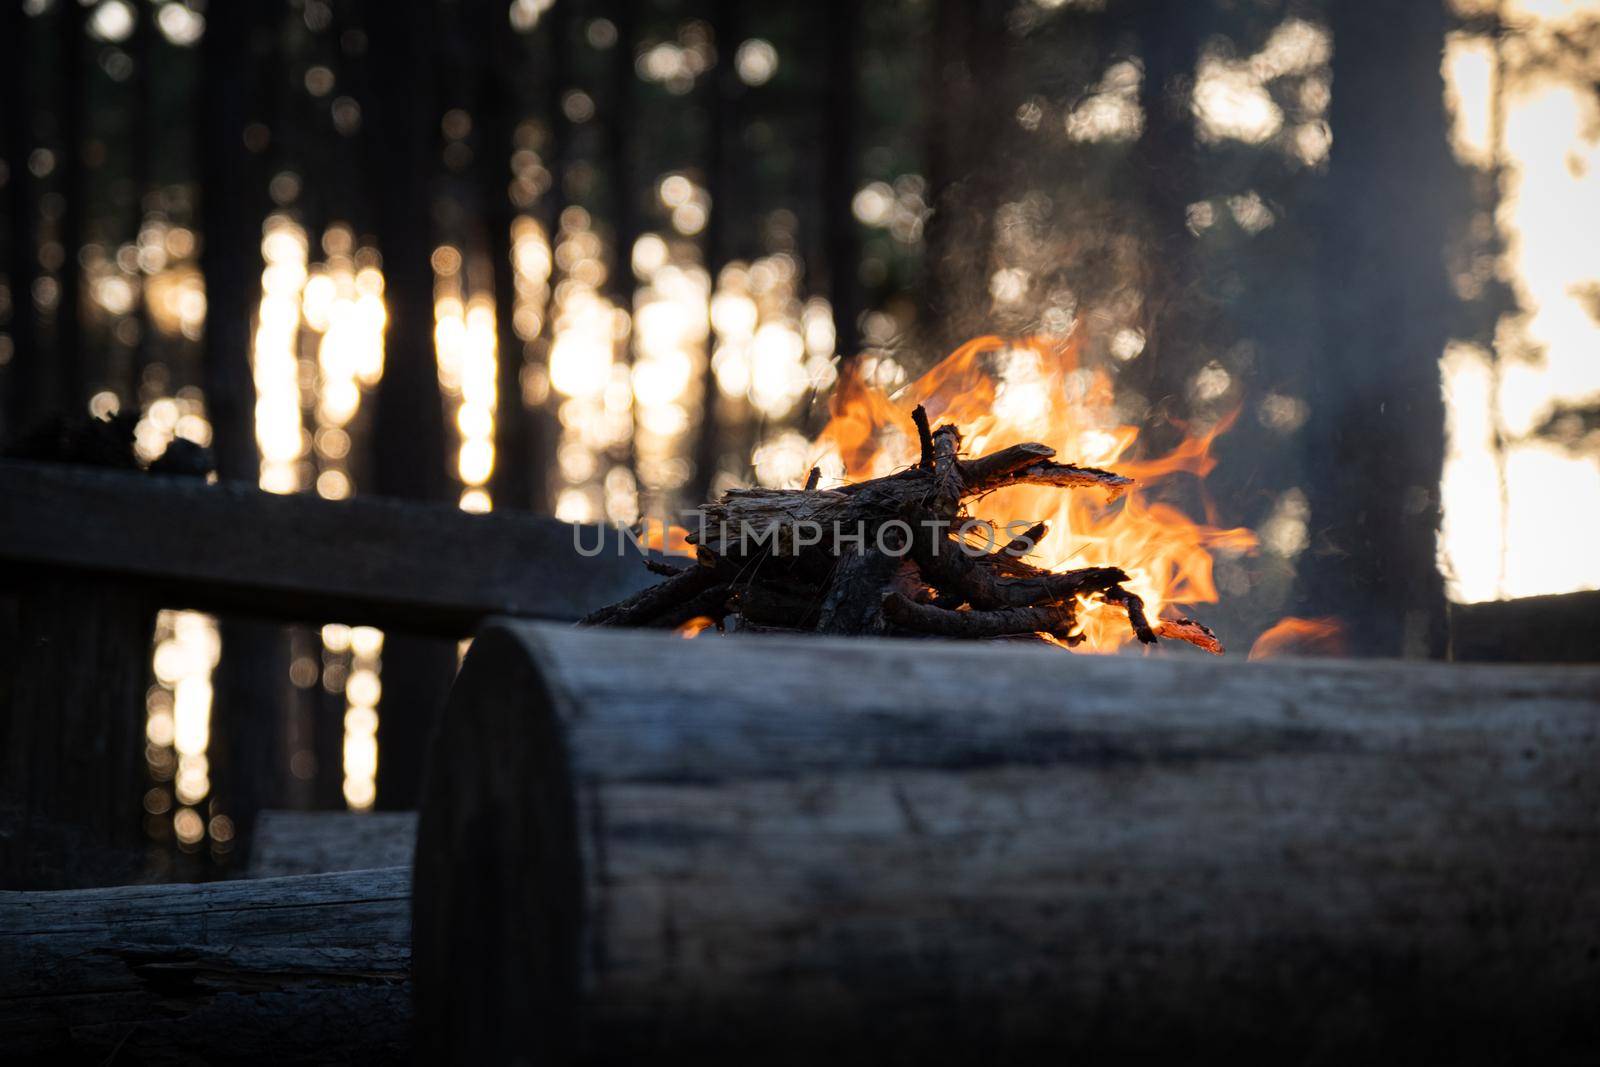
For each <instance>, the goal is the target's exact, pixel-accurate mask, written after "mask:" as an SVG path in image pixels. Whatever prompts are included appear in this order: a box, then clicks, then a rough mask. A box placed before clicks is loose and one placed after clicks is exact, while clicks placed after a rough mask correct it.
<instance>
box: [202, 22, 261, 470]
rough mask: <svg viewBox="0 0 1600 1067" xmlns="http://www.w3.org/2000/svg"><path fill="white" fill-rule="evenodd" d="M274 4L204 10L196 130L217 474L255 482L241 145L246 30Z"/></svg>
mask: <svg viewBox="0 0 1600 1067" xmlns="http://www.w3.org/2000/svg"><path fill="white" fill-rule="evenodd" d="M270 8H271V4H270V3H267V2H263V0H237V2H234V3H230V4H228V5H226V6H225V7H223V8H219V9H218V10H217V11H216V12H214V13H213V14H212V16H211V18H209V19H208V20H207V23H206V33H205V36H204V38H202V44H201V57H200V67H201V73H200V99H199V100H198V101H197V103H198V105H199V129H198V140H199V143H200V146H201V151H200V152H199V153H198V155H199V164H200V175H199V177H200V228H201V233H202V237H203V242H202V244H201V251H200V270H201V272H202V273H203V274H204V275H205V279H206V328H205V334H204V339H203V340H202V342H201V359H202V361H203V364H204V367H205V394H206V403H207V408H208V415H209V417H210V420H211V427H212V445H211V446H212V451H213V452H214V453H215V455H216V460H217V473H218V474H219V475H220V476H221V477H223V478H229V479H238V480H240V481H249V482H254V481H255V480H256V478H257V476H258V475H259V463H260V459H259V455H258V453H257V451H256V442H255V382H254V378H253V376H252V374H251V370H250V344H251V336H250V324H251V321H252V318H253V317H254V314H255V310H256V305H257V304H258V303H259V301H260V299H261V267H260V254H259V251H258V249H259V247H260V244H261V220H262V217H263V216H264V215H265V213H266V208H267V201H266V197H265V195H264V175H263V174H262V173H261V169H260V167H259V165H258V164H257V162H256V159H255V157H254V156H252V155H251V153H250V151H249V149H248V148H247V147H246V145H245V127H246V126H247V125H248V124H249V122H250V118H251V108H252V106H254V105H255V104H256V103H257V101H256V98H255V94H256V93H257V92H258V91H259V86H258V84H257V82H256V80H255V78H254V77H252V74H253V72H254V69H255V57H254V54H253V51H252V38H253V36H254V35H255V34H256V33H258V32H267V31H268V29H269V27H270V23H268V22H267V21H266V20H267V18H268V16H269V13H270Z"/></svg>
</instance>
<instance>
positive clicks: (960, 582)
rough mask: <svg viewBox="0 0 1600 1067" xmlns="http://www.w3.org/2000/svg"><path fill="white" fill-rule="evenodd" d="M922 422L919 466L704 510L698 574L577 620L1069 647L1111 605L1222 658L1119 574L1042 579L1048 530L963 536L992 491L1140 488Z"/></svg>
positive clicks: (732, 500) (1044, 454)
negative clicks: (1092, 616)
mask: <svg viewBox="0 0 1600 1067" xmlns="http://www.w3.org/2000/svg"><path fill="white" fill-rule="evenodd" d="M913 419H914V420H915V422H916V425H917V431H918V434H919V437H920V439H921V444H922V456H921V459H920V461H919V462H918V463H917V465H916V466H914V467H911V468H909V469H907V470H903V471H899V472H897V473H895V474H891V475H889V476H887V477H884V478H876V479H873V480H871V481H865V482H858V483H855V484H853V485H844V486H840V487H839V488H837V489H818V488H817V481H818V477H819V474H818V472H817V471H816V470H812V472H811V477H810V478H809V479H808V480H807V484H806V487H805V488H804V489H736V490H733V491H731V492H729V493H728V494H727V495H725V496H724V497H723V498H722V500H720V501H719V502H717V503H715V504H709V505H706V506H705V507H703V508H701V513H702V517H703V522H702V524H701V529H700V530H699V531H696V532H694V533H692V534H691V535H690V541H691V543H694V544H695V546H696V552H697V559H696V560H695V561H694V562H686V563H685V564H684V565H683V566H681V567H679V566H675V565H673V564H666V563H660V562H656V561H651V562H649V563H648V564H647V565H648V566H649V567H650V568H651V569H652V570H655V571H657V572H658V573H661V574H663V575H666V576H667V579H666V581H664V582H661V583H659V584H657V585H655V586H652V587H651V588H649V589H646V590H644V591H643V592H640V593H638V594H636V595H634V596H632V597H630V598H628V599H627V600H624V601H622V602H621V603H618V604H613V605H611V606H609V607H606V608H602V609H601V610H599V611H597V612H594V613H593V614H591V615H590V616H588V617H587V618H585V619H583V620H582V623H583V624H584V625H590V626H646V627H665V628H672V627H677V626H681V625H683V624H685V623H688V622H690V621H691V620H694V619H698V618H709V619H710V620H712V621H713V622H714V623H715V624H716V625H717V626H718V627H727V626H730V625H731V626H733V627H735V628H737V629H739V630H743V631H788V632H799V631H808V632H816V633H828V634H900V635H908V634H922V635H928V634H936V635H941V636H946V637H966V638H998V637H1029V636H1033V637H1038V636H1039V635H1048V636H1049V637H1050V638H1053V639H1055V640H1057V641H1060V642H1062V643H1065V644H1076V643H1078V642H1079V641H1081V640H1082V639H1083V638H1082V635H1081V633H1080V632H1079V627H1078V625H1077V613H1078V611H1079V608H1080V605H1081V604H1082V603H1085V602H1092V601H1103V602H1105V603H1107V604H1112V605H1115V606H1117V607H1118V608H1120V609H1122V610H1123V611H1125V612H1126V613H1127V616H1128V625H1129V626H1130V627H1131V628H1132V630H1133V632H1134V633H1135V634H1136V635H1137V636H1138V638H1139V640H1140V641H1142V642H1144V643H1145V644H1154V643H1156V641H1157V638H1158V636H1160V637H1171V638H1176V639H1178V640H1183V641H1189V642H1190V643H1192V644H1195V645H1198V646H1199V647H1201V648H1204V649H1206V650H1207V651H1210V652H1215V653H1220V652H1221V651H1222V646H1221V645H1220V644H1219V643H1218V642H1217V639H1216V637H1215V636H1214V635H1213V634H1212V633H1211V631H1210V630H1208V629H1206V627H1204V626H1202V625H1200V624H1199V623H1197V622H1194V621H1193V620H1190V619H1179V620H1170V619H1163V620H1158V621H1157V622H1155V623H1152V622H1151V621H1150V620H1149V619H1147V618H1146V617H1145V611H1144V603H1143V601H1141V600H1140V599H1139V597H1138V596H1137V595H1136V594H1134V593H1133V592H1131V591H1129V590H1127V589H1125V588H1124V587H1123V584H1122V583H1124V582H1126V581H1127V580H1128V576H1127V574H1126V573H1124V572H1123V571H1122V570H1120V569H1119V568H1116V567H1083V568H1080V569H1078V570H1071V571H1046V570H1042V569H1040V568H1038V567H1035V566H1033V565H1032V564H1029V563H1027V562H1025V561H1024V560H1023V559H1022V557H1023V556H1024V555H1025V554H1026V553H1027V552H1028V551H1029V550H1030V549H1031V548H1032V547H1033V545H1034V544H1036V543H1037V542H1038V541H1039V540H1040V539H1041V538H1043V537H1044V535H1045V533H1046V532H1047V530H1046V528H1045V525H1044V524H1043V523H1039V524H1037V525H1035V526H1033V527H1031V528H1030V529H1028V530H1026V531H1025V532H1022V533H1020V535H1019V536H1017V537H1015V538H1014V539H1011V540H1009V541H1007V542H1005V543H1003V544H999V545H996V544H994V538H993V537H992V536H990V537H989V538H988V539H987V540H988V541H989V543H988V544H986V545H983V546H981V547H979V546H975V545H974V543H973V541H972V538H971V536H970V534H971V529H970V527H969V528H968V530H967V531H966V533H967V534H968V536H963V530H962V528H963V526H967V525H968V524H967V523H966V521H965V519H966V517H965V515H964V513H963V504H964V502H965V501H967V500H970V499H973V498H976V497H980V496H983V495H984V494H986V493H991V492H994V491H995V490H997V489H1003V488H1006V487H1007V486H1013V485H1022V484H1028V485H1047V486H1055V487H1058V488H1060V489H1064V490H1071V489H1095V490H1100V491H1103V492H1106V493H1107V494H1109V496H1110V498H1111V499H1115V498H1116V497H1117V496H1120V495H1121V494H1122V492H1123V491H1124V490H1125V489H1126V488H1127V487H1128V486H1129V485H1131V484H1132V479H1129V478H1124V477H1122V476H1121V475H1118V474H1113V473H1112V472H1110V471H1105V470H1098V469H1096V468H1094V467H1080V466H1077V465H1075V464H1071V463H1057V462H1056V461H1055V460H1054V458H1053V457H1054V455H1055V451H1054V450H1053V449H1051V448H1049V447H1047V446H1045V445H1041V444H1031V443H1030V444H1019V445H1012V446H1010V447H1009V448H1002V449H1000V450H999V451H997V452H991V453H990V454H989V455H986V456H980V457H978V458H976V459H964V458H961V456H960V454H959V453H960V448H961V434H960V432H959V431H958V430H957V429H956V428H955V427H954V426H940V427H939V428H938V429H936V430H934V429H930V427H929V425H928V416H927V413H926V412H925V411H924V410H923V409H922V408H920V407H919V408H917V410H916V411H915V412H914V413H913Z"/></svg>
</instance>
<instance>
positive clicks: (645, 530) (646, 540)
mask: <svg viewBox="0 0 1600 1067" xmlns="http://www.w3.org/2000/svg"><path fill="white" fill-rule="evenodd" d="M639 543H640V544H641V545H643V546H644V547H645V548H648V549H651V550H653V551H656V552H663V553H665V554H667V555H669V556H688V557H690V558H691V559H692V558H693V557H694V546H693V545H691V544H690V543H689V531H688V530H686V529H684V528H683V527H682V526H678V525H676V524H672V523H665V522H662V521H661V520H660V519H644V520H642V522H641V529H640V531H639Z"/></svg>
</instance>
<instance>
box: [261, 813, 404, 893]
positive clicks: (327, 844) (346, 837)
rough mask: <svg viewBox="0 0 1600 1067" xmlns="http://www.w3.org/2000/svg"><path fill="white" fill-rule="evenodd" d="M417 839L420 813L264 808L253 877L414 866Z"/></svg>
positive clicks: (276, 876)
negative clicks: (276, 809) (278, 809)
mask: <svg viewBox="0 0 1600 1067" xmlns="http://www.w3.org/2000/svg"><path fill="white" fill-rule="evenodd" d="M416 843H417V813H416V812H414V811H364V812H363V811H264V812H262V813H261V814H260V815H259V816H257V819H256V840H255V845H254V847H253V848H252V850H251V853H250V877H252V878H278V877H282V876H284V875H291V874H326V873H328V872H329V871H360V870H367V869H370V868H376V867H410V866H411V853H412V852H413V851H414V850H415V848H416Z"/></svg>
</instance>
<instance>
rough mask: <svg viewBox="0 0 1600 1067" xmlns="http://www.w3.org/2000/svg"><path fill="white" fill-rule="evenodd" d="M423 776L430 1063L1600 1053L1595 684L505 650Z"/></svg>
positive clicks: (581, 638) (1543, 676) (907, 645)
mask: <svg viewBox="0 0 1600 1067" xmlns="http://www.w3.org/2000/svg"><path fill="white" fill-rule="evenodd" d="M435 760H436V762H435V764H434V773H433V775H432V777H431V785H430V788H429V790H428V792H427V795H426V798H425V802H424V810H423V814H422V820H421V824H420V827H419V838H418V852H417V866H416V872H417V873H416V899H417V908H416V929H415V945H416V964H417V974H416V981H417V997H418V1000H417V1003H418V1013H419V1021H420V1023H421V1026H420V1027H419V1034H421V1035H422V1038H421V1040H422V1041H423V1047H422V1049H421V1050H420V1051H421V1052H422V1053H423V1054H424V1055H433V1056H440V1055H443V1054H444V1052H445V1050H447V1049H454V1050H455V1052H456V1053H457V1054H458V1055H459V1054H461V1053H462V1051H463V1050H466V1051H467V1052H469V1053H470V1054H472V1055H473V1056H482V1057H483V1058H487V1059H490V1060H498V1061H506V1060H510V1059H513V1058H515V1057H517V1056H527V1057H529V1058H530V1059H532V1060H536V1061H541V1062H542V1060H541V1057H551V1056H554V1057H555V1058H557V1059H559V1058H560V1057H561V1056H563V1055H567V1054H572V1055H577V1056H578V1057H579V1058H581V1059H583V1060H585V1061H593V1062H627V1061H629V1060H630V1059H632V1060H637V1059H639V1058H642V1057H644V1056H647V1055H665V1054H667V1053H668V1052H670V1053H671V1054H672V1055H677V1056H682V1055H686V1054H691V1053H696V1052H699V1053H707V1054H709V1053H710V1052H712V1051H716V1052H721V1053H726V1052H728V1051H730V1050H740V1051H742V1052H744V1053H749V1054H756V1053H759V1055H760V1057H761V1062H774V1061H778V1062H817V1061H818V1060H819V1059H821V1058H823V1057H826V1058H827V1059H829V1060H835V1061H845V1062H868V1061H870V1062H879V1061H881V1060H883V1059H885V1058H889V1059H895V1060H905V1061H907V1062H909V1061H911V1060H916V1061H919V1062H929V1061H933V1062H954V1061H970V1060H971V1058H972V1057H974V1056H976V1055H980V1054H987V1055H990V1056H992V1055H994V1054H995V1053H996V1052H997V1050H1003V1052H1004V1055H1003V1058H1004V1059H1005V1060H1006V1062H1030V1061H1044V1060H1050V1061H1051V1062H1055V1063H1059V1062H1061V1057H1063V1056H1067V1057H1071V1056H1073V1055H1080V1056H1081V1055H1096V1056H1102V1057H1112V1056H1115V1057H1119V1058H1128V1057H1146V1056H1148V1057H1153V1058H1157V1059H1167V1058H1168V1057H1170V1056H1172V1055H1176V1054H1180V1053H1181V1054H1184V1055H1187V1056H1191V1057H1192V1056H1195V1055H1200V1056H1202V1057H1215V1056H1221V1055H1224V1054H1229V1055H1233V1054H1237V1053H1238V1052H1240V1051H1241V1050H1243V1051H1247V1052H1249V1053H1252V1054H1255V1055H1257V1056H1259V1055H1263V1054H1271V1055H1274V1056H1276V1057H1278V1058H1285V1057H1286V1058H1289V1059H1291V1060H1299V1061H1318V1062H1320V1061H1325V1060H1332V1061H1337V1058H1338V1057H1346V1056H1351V1055H1376V1054H1378V1053H1379V1052H1382V1053H1384V1054H1385V1055H1386V1056H1389V1057H1391V1058H1392V1057H1394V1056H1404V1055H1409V1054H1416V1055H1419V1056H1424V1057H1425V1058H1428V1059H1430V1060H1441V1059H1442V1060H1449V1061H1452V1062H1494V1061H1503V1060H1505V1059H1507V1058H1509V1057H1513V1056H1516V1055H1522V1056H1527V1055H1533V1056H1535V1057H1542V1058H1543V1059H1544V1060H1545V1061H1546V1062H1582V1061H1583V1060H1584V1058H1585V1057H1587V1056H1588V1055H1589V1054H1590V1053H1591V1052H1592V1050H1593V1049H1594V1048H1595V1047H1596V1044H1595V1042H1596V1041H1597V1040H1600V1033H1597V1024H1596V1022H1595V1019H1594V1014H1593V1011H1592V1007H1593V1005H1594V1003H1596V1002H1597V998H1600V882H1597V881H1596V880H1595V879H1594V878H1593V877H1592V873H1593V872H1594V871H1596V870H1600V816H1597V814H1596V813H1597V812H1600V669H1589V668H1553V669H1552V668H1542V669H1533V668H1519V667H1459V666H1446V665H1428V664H1413V663H1392V662H1366V663H1360V664H1357V663H1327V662H1319V663H1310V662H1293V661H1280V662H1277V663H1264V664H1229V663H1215V662H1204V663H1202V662H1196V661H1190V660H1176V659H1174V660H1170V661H1168V660H1162V659H1159V658H1154V657H1152V658H1149V659H1145V660H1142V661H1141V660H1139V659H1134V658H1126V657H1125V658H1115V659H1111V658H1104V659H1102V658H1094V657H1078V656H1072V655H1070V654H1067V653H1064V652H1061V651H1059V650H1054V649H1035V648H1026V647H998V646H995V645H993V644H984V645H981V646H979V645H971V644H966V645H963V644H950V643H940V642H898V641H881V640H880V641H860V640H855V641H837V640H829V639H821V638H818V639H811V640H795V639H791V638H782V637H769V638H763V637H746V638H720V639H719V638H714V637H709V636H707V637H702V638H699V639H696V640H695V641H690V642H686V641H683V640H682V639H680V638H676V637H664V636H660V635H653V634H646V633H636V632H635V633H627V632H613V631H604V632H602V631H574V630H570V629H566V628H560V627H553V626H547V625H536V624H518V623H503V624H495V625H492V626H490V627H489V628H488V629H487V630H486V631H485V632H483V633H482V634H480V636H479V637H478V639H477V641H476V642H475V643H474V646H473V650H472V652H471V653H470V654H469V656H468V659H467V663H466V666H465V668H464V670H463V672H462V674H461V676H460V677H459V679H458V682H457V685H456V688H455V692H454V695H453V697H452V704H451V707H450V710H449V713H448V715H447V717H446V720H445V726H444V732H443V735H442V737H441V738H440V742H439V744H438V746H437V747H436V751H435ZM529 1005H534V1006H535V1007H533V1008H531V1009H530V1008H529ZM569 1005H570V1006H572V1007H575V1008H577V1011H576V1012H573V1011H570V1010H569V1008H568V1006H569Z"/></svg>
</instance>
